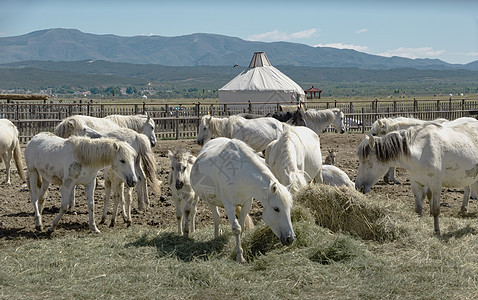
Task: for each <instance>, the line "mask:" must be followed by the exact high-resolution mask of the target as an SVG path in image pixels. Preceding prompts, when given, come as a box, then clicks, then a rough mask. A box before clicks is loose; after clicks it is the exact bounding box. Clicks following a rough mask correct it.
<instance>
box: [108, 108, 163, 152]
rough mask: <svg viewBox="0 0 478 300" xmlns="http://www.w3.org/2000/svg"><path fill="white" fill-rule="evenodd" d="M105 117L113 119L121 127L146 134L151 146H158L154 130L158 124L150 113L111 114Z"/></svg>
mask: <svg viewBox="0 0 478 300" xmlns="http://www.w3.org/2000/svg"><path fill="white" fill-rule="evenodd" d="M105 119H107V120H110V121H113V122H114V123H116V124H118V125H119V126H121V127H124V128H129V129H133V130H134V131H136V132H138V133H142V134H144V135H146V136H147V137H148V139H149V142H150V143H151V147H154V146H156V143H157V139H156V133H155V132H154V129H155V127H156V124H155V123H154V120H153V119H152V118H151V117H150V116H149V115H130V116H123V115H109V116H106V117H105Z"/></svg>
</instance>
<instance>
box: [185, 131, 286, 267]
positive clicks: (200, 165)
mask: <svg viewBox="0 0 478 300" xmlns="http://www.w3.org/2000/svg"><path fill="white" fill-rule="evenodd" d="M191 184H192V187H193V189H194V191H195V192H196V194H197V195H198V196H199V197H200V198H201V199H203V200H205V201H206V202H207V203H208V204H209V206H210V207H211V210H212V212H213V219H214V236H215V237H217V236H218V234H219V212H218V210H217V206H221V207H224V209H225V211H226V214H227V217H228V218H229V221H230V222H231V225H232V232H233V234H234V235H235V238H236V258H237V261H238V262H244V261H245V259H244V257H243V250H242V246H241V240H240V234H241V232H242V229H243V228H244V225H245V220H246V216H247V215H248V212H249V210H250V209H251V207H252V199H253V198H255V199H256V200H258V201H260V202H261V204H262V207H263V212H262V218H263V219H264V223H265V224H266V225H268V226H270V227H271V229H272V231H273V232H274V234H275V235H276V236H278V237H279V238H280V241H281V243H282V244H284V245H290V244H291V243H292V242H293V241H294V239H295V235H294V230H293V229H292V223H291V220H290V211H291V207H292V195H291V194H290V192H289V191H288V190H287V188H286V187H285V186H283V185H282V184H281V183H280V182H278V180H277V179H276V178H275V176H274V175H273V174H272V172H271V171H270V170H269V168H268V167H267V166H266V165H265V164H264V163H263V162H262V161H261V159H260V158H259V156H257V155H256V154H255V153H254V151H253V150H252V149H251V148H250V147H249V146H247V145H246V144H245V143H244V142H242V141H240V140H236V139H232V140H231V139H228V138H217V139H214V140H211V141H209V142H208V143H206V144H205V145H204V147H203V148H202V149H201V152H200V153H199V155H198V157H197V159H196V162H195V163H194V165H193V167H192V170H191ZM236 206H241V212H242V213H241V216H240V218H239V221H238V220H237V218H236V215H235V208H236Z"/></svg>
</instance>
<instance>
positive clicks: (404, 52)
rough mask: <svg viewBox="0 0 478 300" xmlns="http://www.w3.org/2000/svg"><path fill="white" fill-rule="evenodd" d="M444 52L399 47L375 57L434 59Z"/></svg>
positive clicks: (423, 48)
mask: <svg viewBox="0 0 478 300" xmlns="http://www.w3.org/2000/svg"><path fill="white" fill-rule="evenodd" d="M444 53H445V50H433V48H431V47H419V48H405V47H400V48H397V49H394V50H387V51H385V52H383V53H378V54H377V55H381V56H386V57H392V56H400V57H406V58H412V59H415V58H436V57H438V56H440V55H441V54H444Z"/></svg>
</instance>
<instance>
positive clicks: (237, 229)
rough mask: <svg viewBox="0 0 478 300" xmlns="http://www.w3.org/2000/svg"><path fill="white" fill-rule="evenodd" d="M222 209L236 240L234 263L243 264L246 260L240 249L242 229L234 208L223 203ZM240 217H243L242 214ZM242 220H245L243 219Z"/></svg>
mask: <svg viewBox="0 0 478 300" xmlns="http://www.w3.org/2000/svg"><path fill="white" fill-rule="evenodd" d="M246 205H247V204H246ZM224 209H225V210H226V214H227V217H228V218H229V221H230V222H231V226H232V233H233V234H234V236H235V238H236V261H237V262H239V263H245V262H246V260H245V259H244V256H243V254H244V250H243V249H242V245H241V233H242V228H241V225H240V224H239V222H238V221H237V218H236V207H235V206H234V205H232V204H231V203H227V202H226V203H224ZM245 213H247V212H245ZM242 215H243V216H244V212H243V214H242ZM243 218H244V220H245V217H243ZM241 221H242V220H241Z"/></svg>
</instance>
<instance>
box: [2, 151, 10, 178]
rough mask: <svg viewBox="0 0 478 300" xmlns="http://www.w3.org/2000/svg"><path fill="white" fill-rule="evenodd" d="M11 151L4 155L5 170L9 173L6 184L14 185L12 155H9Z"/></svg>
mask: <svg viewBox="0 0 478 300" xmlns="http://www.w3.org/2000/svg"><path fill="white" fill-rule="evenodd" d="M9 154H10V151H8V150H7V151H6V152H4V153H3V154H2V158H3V161H4V162H5V169H6V173H7V177H6V178H5V183H6V184H8V185H10V184H12V183H11V181H10V161H11V160H12V155H9Z"/></svg>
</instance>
